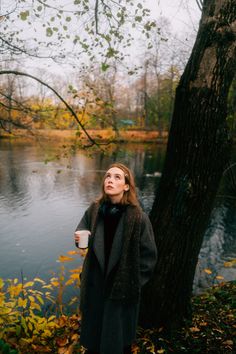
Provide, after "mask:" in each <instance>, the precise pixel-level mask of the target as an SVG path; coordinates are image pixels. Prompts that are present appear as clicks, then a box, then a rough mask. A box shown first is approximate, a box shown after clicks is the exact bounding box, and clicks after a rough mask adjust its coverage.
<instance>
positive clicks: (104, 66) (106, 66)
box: [101, 63, 110, 71]
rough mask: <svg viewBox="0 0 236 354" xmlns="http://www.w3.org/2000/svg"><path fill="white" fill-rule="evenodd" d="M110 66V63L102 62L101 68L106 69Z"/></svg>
mask: <svg viewBox="0 0 236 354" xmlns="http://www.w3.org/2000/svg"><path fill="white" fill-rule="evenodd" d="M109 67H110V65H108V64H106V63H102V66H101V69H102V71H107V69H108V68H109Z"/></svg>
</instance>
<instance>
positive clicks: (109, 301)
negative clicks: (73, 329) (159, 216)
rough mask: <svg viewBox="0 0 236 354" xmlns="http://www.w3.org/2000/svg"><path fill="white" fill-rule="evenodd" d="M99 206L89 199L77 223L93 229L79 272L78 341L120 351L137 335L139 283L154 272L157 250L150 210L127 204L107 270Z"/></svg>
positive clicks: (105, 351)
mask: <svg viewBox="0 0 236 354" xmlns="http://www.w3.org/2000/svg"><path fill="white" fill-rule="evenodd" d="M98 208H99V205H98V203H93V204H91V205H90V207H89V208H88V209H87V210H86V212H85V213H84V216H83V217H82V219H81V221H80V223H79V225H78V226H77V228H76V230H83V229H87V230H91V237H90V240H89V249H88V253H87V255H86V257H85V261H84V264H83V270H82V276H81V294H80V310H81V314H82V320H81V335H80V342H81V345H83V346H84V347H86V348H88V349H89V350H91V351H96V352H99V353H100V354H122V353H123V348H124V347H125V346H128V345H130V344H132V343H133V341H134V340H135V335H136V328H137V322H138V313H139V302H140V292H141V287H142V286H143V285H144V284H145V283H146V282H147V281H148V280H149V279H150V277H151V275H152V272H153V269H154V267H155V264H156V259H157V250H156V245H155V241H154V235H153V230H152V226H151V223H150V220H149V218H148V216H147V215H146V214H145V213H144V212H143V211H141V210H140V209H139V208H137V207H134V206H127V208H126V209H125V211H124V212H123V214H122V216H121V218H120V221H119V223H118V226H117V229H116V232H115V235H114V239H113V244H112V248H111V253H110V257H109V263H108V267H107V272H106V274H105V273H104V264H105V256H104V223H103V218H102V217H101V216H100V215H99V212H98ZM126 214H127V215H126ZM137 215H138V217H136V216H137ZM130 225H131V226H130ZM127 230H128V231H127ZM130 258H133V260H132V261H131V263H129V259H130ZM132 262H133V264H132ZM134 264H135V265H134ZM129 273H130V274H129ZM133 289H135V290H133ZM112 294H114V296H113V295H112Z"/></svg>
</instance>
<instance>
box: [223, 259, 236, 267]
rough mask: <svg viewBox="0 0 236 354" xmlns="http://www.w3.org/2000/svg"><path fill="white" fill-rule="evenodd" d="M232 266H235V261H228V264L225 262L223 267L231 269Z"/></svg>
mask: <svg viewBox="0 0 236 354" xmlns="http://www.w3.org/2000/svg"><path fill="white" fill-rule="evenodd" d="M234 264H236V259H232V261H230V262H225V263H224V267H226V268H230V267H233V266H234Z"/></svg>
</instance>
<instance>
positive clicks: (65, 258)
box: [58, 255, 74, 262]
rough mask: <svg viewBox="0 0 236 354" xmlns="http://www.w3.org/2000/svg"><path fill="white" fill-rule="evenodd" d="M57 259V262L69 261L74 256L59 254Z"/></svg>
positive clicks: (72, 259)
mask: <svg viewBox="0 0 236 354" xmlns="http://www.w3.org/2000/svg"><path fill="white" fill-rule="evenodd" d="M58 260H59V262H71V261H74V258H72V257H67V256H62V255H61V256H59V259H58Z"/></svg>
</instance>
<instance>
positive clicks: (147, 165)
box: [0, 140, 236, 291]
mask: <svg viewBox="0 0 236 354" xmlns="http://www.w3.org/2000/svg"><path fill="white" fill-rule="evenodd" d="M53 153H55V146H53V145H51V146H50V145H47V146H46V147H44V146H43V149H42V146H38V145H37V144H35V143H26V142H23V141H15V142H11V141H7V140H4V141H0V161H1V164H0V237H1V251H0V252H1V257H0V269H1V273H0V276H1V277H4V278H6V277H11V278H12V277H19V276H20V272H21V270H22V271H23V274H24V276H25V277H28V278H32V277H34V276H36V275H38V276H40V277H42V278H44V279H48V278H49V277H50V276H51V271H56V270H57V269H58V263H57V262H56V260H57V258H58V256H59V255H60V254H65V253H66V252H67V251H69V250H71V249H73V248H74V244H73V238H72V235H73V231H74V229H75V227H76V225H77V222H78V221H79V219H80V218H81V216H82V214H83V213H84V210H85V208H86V207H87V206H88V205H89V203H90V202H91V201H92V200H94V198H95V197H96V196H98V195H99V194H100V186H101V180H102V176H103V173H104V171H105V170H106V169H107V167H108V165H109V164H110V163H111V162H115V161H119V162H123V163H125V164H127V165H129V166H130V168H131V169H132V170H133V171H134V174H135V179H136V183H137V188H138V194H139V198H140V200H141V203H142V205H143V207H144V209H145V210H146V211H147V212H149V211H150V209H151V206H152V202H153V199H154V194H155V190H156V188H157V185H158V183H159V180H160V174H161V171H162V167H163V162H164V156H165V147H163V146H157V145H153V144H150V145H143V144H137V145H119V146H116V147H115V148H114V149H113V150H112V151H111V153H110V154H103V153H94V154H93V157H94V158H90V157H88V156H87V155H86V154H85V153H82V152H77V153H75V154H74V155H73V156H72V157H71V159H70V161H68V159H61V160H59V161H57V160H53V161H51V162H48V163H47V164H46V163H45V162H44V160H45V159H47V160H48V157H50V156H52V154H53ZM68 165H69V168H68ZM235 229H236V214H235V205H234V203H233V202H232V201H231V203H229V202H228V201H227V200H226V201H225V200H224V199H222V198H221V199H219V200H217V203H216V206H215V209H214V211H213V214H212V218H211V221H210V224H209V227H208V230H207V232H206V235H205V238H204V243H203V246H202V250H201V253H200V257H199V265H198V269H197V272H196V277H195V284H194V289H195V291H198V290H199V289H201V288H202V287H206V286H210V285H211V284H212V283H213V282H214V281H215V280H214V278H215V276H216V275H222V276H224V277H225V279H233V278H235V268H225V267H224V262H225V261H226V260H230V259H232V258H235V255H236V244H235V235H236V232H235V231H236V230H235ZM81 262H82V260H81V259H80V258H77V259H76V260H75V261H74V263H72V264H70V265H68V267H71V268H74V267H76V266H77V265H78V264H80V263H81ZM206 268H209V269H211V271H212V274H211V275H209V274H207V273H205V272H204V269H206Z"/></svg>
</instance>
